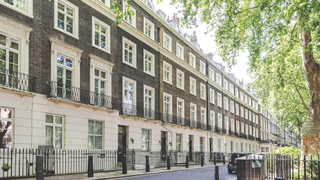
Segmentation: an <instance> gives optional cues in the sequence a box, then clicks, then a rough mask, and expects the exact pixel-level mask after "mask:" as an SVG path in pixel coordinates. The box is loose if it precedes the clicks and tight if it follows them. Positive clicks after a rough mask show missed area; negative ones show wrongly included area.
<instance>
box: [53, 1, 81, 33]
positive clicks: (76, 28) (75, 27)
mask: <svg viewBox="0 0 320 180" xmlns="http://www.w3.org/2000/svg"><path fill="white" fill-rule="evenodd" d="M58 3H61V4H63V5H65V6H66V7H69V8H70V9H72V10H73V12H74V19H73V21H74V22H73V23H74V24H73V33H69V32H68V31H66V30H64V29H61V28H59V27H58ZM65 27H66V26H65ZM54 29H56V30H58V31H60V32H63V33H65V34H67V35H69V36H71V37H74V38H75V39H79V8H78V6H76V5H74V4H72V3H71V2H69V1H67V0H55V1H54Z"/></svg>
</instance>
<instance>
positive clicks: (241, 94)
mask: <svg viewBox="0 0 320 180" xmlns="http://www.w3.org/2000/svg"><path fill="white" fill-rule="evenodd" d="M240 99H241V100H242V101H243V92H242V91H240Z"/></svg>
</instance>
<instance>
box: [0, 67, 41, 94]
mask: <svg viewBox="0 0 320 180" xmlns="http://www.w3.org/2000/svg"><path fill="white" fill-rule="evenodd" d="M36 80H37V78H36V77H34V76H31V75H28V74H24V73H20V72H16V71H10V70H6V69H0V86H1V87H6V88H10V89H17V90H21V91H30V92H35V87H36Z"/></svg>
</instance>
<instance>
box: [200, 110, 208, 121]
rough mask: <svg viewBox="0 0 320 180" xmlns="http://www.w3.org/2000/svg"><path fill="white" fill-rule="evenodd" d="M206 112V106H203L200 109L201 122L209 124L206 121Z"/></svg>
mask: <svg viewBox="0 0 320 180" xmlns="http://www.w3.org/2000/svg"><path fill="white" fill-rule="evenodd" d="M206 114H207V113H206V108H204V107H201V109H200V122H201V123H204V124H207V122H206V120H207V118H206Z"/></svg>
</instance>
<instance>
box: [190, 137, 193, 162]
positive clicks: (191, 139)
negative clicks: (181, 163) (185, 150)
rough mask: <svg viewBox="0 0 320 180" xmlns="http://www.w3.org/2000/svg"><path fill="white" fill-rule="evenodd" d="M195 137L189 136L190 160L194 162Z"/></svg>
mask: <svg viewBox="0 0 320 180" xmlns="http://www.w3.org/2000/svg"><path fill="white" fill-rule="evenodd" d="M192 154H193V135H189V160H190V161H192V159H193V157H192Z"/></svg>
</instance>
